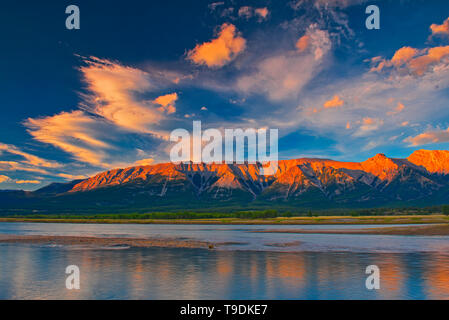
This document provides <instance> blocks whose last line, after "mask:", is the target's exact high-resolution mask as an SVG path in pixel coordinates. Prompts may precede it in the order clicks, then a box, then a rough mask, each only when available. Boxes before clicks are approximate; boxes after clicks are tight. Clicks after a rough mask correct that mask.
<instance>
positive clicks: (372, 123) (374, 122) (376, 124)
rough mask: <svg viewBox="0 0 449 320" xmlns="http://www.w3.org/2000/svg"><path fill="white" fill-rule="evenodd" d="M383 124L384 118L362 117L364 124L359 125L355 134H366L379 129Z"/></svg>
mask: <svg viewBox="0 0 449 320" xmlns="http://www.w3.org/2000/svg"><path fill="white" fill-rule="evenodd" d="M383 124H384V121H383V120H382V119H377V118H370V117H365V118H363V119H362V125H361V126H360V127H359V129H358V131H357V132H356V133H355V134H354V136H356V137H357V136H364V135H366V134H368V133H370V132H371V131H375V130H377V129H379V128H380V127H381V126H382V125H383Z"/></svg>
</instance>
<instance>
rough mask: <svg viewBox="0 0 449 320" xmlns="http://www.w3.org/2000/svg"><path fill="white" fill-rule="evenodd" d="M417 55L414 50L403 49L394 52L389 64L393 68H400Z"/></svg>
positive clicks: (410, 48)
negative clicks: (393, 66)
mask: <svg viewBox="0 0 449 320" xmlns="http://www.w3.org/2000/svg"><path fill="white" fill-rule="evenodd" d="M418 53H419V51H418V50H417V49H415V48H412V47H403V48H401V49H399V50H397V51H396V53H395V54H394V56H393V58H392V59H391V63H392V64H393V65H395V66H401V65H403V64H406V63H407V62H409V61H410V60H412V58H413V57H415V56H416V55H417V54H418Z"/></svg>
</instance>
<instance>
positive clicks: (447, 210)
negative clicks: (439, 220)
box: [441, 205, 449, 216]
mask: <svg viewBox="0 0 449 320" xmlns="http://www.w3.org/2000/svg"><path fill="white" fill-rule="evenodd" d="M441 210H442V211H443V214H444V215H445V216H449V205H444V206H442V208H441Z"/></svg>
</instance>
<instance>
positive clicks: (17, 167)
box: [0, 161, 49, 174]
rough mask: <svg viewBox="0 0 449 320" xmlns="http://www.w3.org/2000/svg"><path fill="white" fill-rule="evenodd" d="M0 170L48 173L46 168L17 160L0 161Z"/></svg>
mask: <svg viewBox="0 0 449 320" xmlns="http://www.w3.org/2000/svg"><path fill="white" fill-rule="evenodd" d="M0 171H25V172H37V173H41V174H49V172H48V171H47V170H44V169H41V168H37V167H35V166H30V165H26V164H22V163H19V162H17V161H0Z"/></svg>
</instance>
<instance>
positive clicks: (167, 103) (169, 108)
mask: <svg viewBox="0 0 449 320" xmlns="http://www.w3.org/2000/svg"><path fill="white" fill-rule="evenodd" d="M177 100H178V94H177V93H170V94H166V95H163V96H160V97H158V98H156V99H155V100H154V101H153V103H155V104H158V105H160V106H161V107H160V108H159V110H160V111H161V112H164V111H165V112H167V114H172V113H175V112H176V107H175V102H176V101H177Z"/></svg>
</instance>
